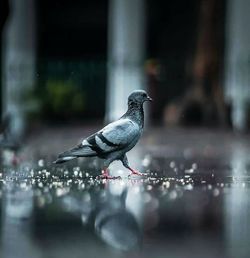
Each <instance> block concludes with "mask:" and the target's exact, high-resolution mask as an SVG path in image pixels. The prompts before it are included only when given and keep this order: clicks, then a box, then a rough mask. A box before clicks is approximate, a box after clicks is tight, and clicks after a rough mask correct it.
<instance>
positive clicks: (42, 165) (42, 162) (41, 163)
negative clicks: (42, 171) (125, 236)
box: [38, 159, 44, 167]
mask: <svg viewBox="0 0 250 258" xmlns="http://www.w3.org/2000/svg"><path fill="white" fill-rule="evenodd" d="M38 166H39V167H44V160H43V159H39V160H38Z"/></svg>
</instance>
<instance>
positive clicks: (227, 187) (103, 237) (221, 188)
mask: <svg viewBox="0 0 250 258" xmlns="http://www.w3.org/2000/svg"><path fill="white" fill-rule="evenodd" d="M54 140H55V141H56V139H54ZM73 140H75V139H73ZM249 144H250V142H249V136H247V135H245V136H237V135H233V134H232V133H225V132H213V133H210V132H202V131H201V132H197V131H179V132H176V131H175V132H173V131H168V132H167V133H165V132H162V131H151V132H150V131H149V132H146V134H145V136H144V138H143V139H142V141H141V143H140V145H139V146H138V147H136V149H135V150H133V151H132V152H131V153H129V159H130V161H131V164H132V165H133V166H134V167H137V168H140V170H141V171H142V172H144V173H145V177H137V176H135V177H133V178H128V177H127V175H128V174H129V172H128V171H126V170H125V169H124V168H123V167H122V166H121V165H120V164H119V163H114V165H113V166H112V167H111V173H112V174H114V175H119V176H121V177H122V179H121V180H101V179H99V178H98V177H97V175H98V174H99V173H100V168H101V161H100V160H95V159H88V160H87V159H84V160H80V161H79V162H71V163H68V164H66V165H65V166H55V165H52V164H51V161H52V160H53V154H51V153H47V155H45V154H43V155H42V154H41V155H39V158H33V160H32V162H31V161H26V160H24V159H23V157H21V158H20V160H22V161H20V162H18V164H14V165H13V164H11V165H9V164H5V165H4V166H3V169H2V171H1V173H0V189H1V192H0V196H1V198H0V201H1V213H0V214H1V257H11V258H12V257H13V258H14V257H18V258H19V257H20V258H22V257H25V258H26V257H27V258H29V257H32V258H36V257H60V258H61V257H62V258H63V257H150V258H151V257H157V258H158V257H159V258H161V257H171V258H175V257H232V258H235V257H237V258H238V257H249V253H250V246H249V239H250V224H249V223H250V198H249V196H250V158H249V150H250V148H249ZM33 150H34V149H33ZM34 156H35V157H37V156H38V155H37V154H34ZM4 157H5V160H8V157H9V159H10V160H11V159H12V158H13V157H12V156H11V154H10V153H4Z"/></svg>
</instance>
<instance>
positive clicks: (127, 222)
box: [62, 186, 142, 251]
mask: <svg viewBox="0 0 250 258" xmlns="http://www.w3.org/2000/svg"><path fill="white" fill-rule="evenodd" d="M129 191H131V189H130V188H129V187H125V188H124V189H123V190H122V192H121V193H120V194H114V193H112V192H111V191H110V188H109V186H108V187H107V186H106V189H104V190H102V191H99V192H98V193H96V194H93V195H92V196H89V194H88V193H85V194H84V195H83V196H82V197H81V198H79V197H73V196H72V195H71V196H69V195H68V196H65V197H63V199H62V204H63V205H62V206H63V208H64V209H66V210H67V211H70V212H73V213H78V214H80V215H81V218H82V222H83V224H84V225H90V226H91V227H93V228H94V230H95V233H96V235H97V236H98V237H99V238H100V239H101V240H102V241H103V242H104V243H106V244H107V245H109V246H111V247H113V248H115V249H118V250H121V251H129V250H135V249H138V248H139V247H140V244H141V239H142V234H141V228H140V222H139V221H138V217H137V216H135V214H134V213H136V211H134V212H133V211H131V208H130V207H129V204H128V203H127V201H126V200H127V196H128V192H129ZM138 208H139V209H140V207H138Z"/></svg>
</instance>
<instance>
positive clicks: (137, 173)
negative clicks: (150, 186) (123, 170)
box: [129, 168, 145, 176]
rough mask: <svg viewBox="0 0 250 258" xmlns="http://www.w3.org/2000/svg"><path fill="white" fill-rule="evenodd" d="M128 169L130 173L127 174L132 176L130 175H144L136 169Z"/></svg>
mask: <svg viewBox="0 0 250 258" xmlns="http://www.w3.org/2000/svg"><path fill="white" fill-rule="evenodd" d="M129 170H130V171H131V174H130V175H129V176H132V175H137V176H145V174H142V173H141V172H139V171H136V170H134V169H132V168H129Z"/></svg>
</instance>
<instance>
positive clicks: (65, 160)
mask: <svg viewBox="0 0 250 258" xmlns="http://www.w3.org/2000/svg"><path fill="white" fill-rule="evenodd" d="M76 158H77V157H72V156H65V157H59V158H57V159H56V160H55V161H54V162H53V163H55V164H61V163H64V162H67V161H69V160H72V159H76Z"/></svg>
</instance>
